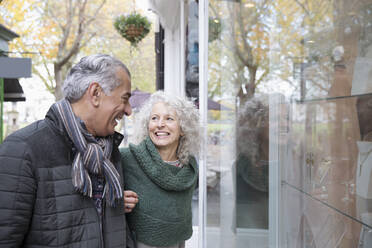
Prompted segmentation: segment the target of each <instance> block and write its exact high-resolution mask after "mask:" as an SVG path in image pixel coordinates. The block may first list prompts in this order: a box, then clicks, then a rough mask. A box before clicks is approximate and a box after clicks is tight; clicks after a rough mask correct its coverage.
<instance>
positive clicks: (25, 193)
mask: <svg viewBox="0 0 372 248" xmlns="http://www.w3.org/2000/svg"><path fill="white" fill-rule="evenodd" d="M35 197H36V183H35V178H34V173H33V171H32V169H31V162H30V152H29V147H28V145H27V144H26V143H24V142H23V141H21V140H17V139H16V137H14V138H9V139H7V140H5V141H4V143H3V144H1V145H0V247H21V246H22V243H23V241H24V238H25V235H26V234H27V231H28V228H29V225H30V221H31V217H32V211H33V205H34V201H35Z"/></svg>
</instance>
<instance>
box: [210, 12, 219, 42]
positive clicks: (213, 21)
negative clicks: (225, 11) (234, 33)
mask: <svg viewBox="0 0 372 248" xmlns="http://www.w3.org/2000/svg"><path fill="white" fill-rule="evenodd" d="M208 23H209V25H208V41H209V42H212V41H214V40H216V39H218V38H220V35H221V31H222V24H221V20H220V18H216V17H214V18H213V17H209V20H208Z"/></svg>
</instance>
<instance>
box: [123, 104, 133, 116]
mask: <svg viewBox="0 0 372 248" xmlns="http://www.w3.org/2000/svg"><path fill="white" fill-rule="evenodd" d="M124 113H125V115H126V116H130V115H131V114H132V106H131V105H130V103H128V104H126V105H125V106H124Z"/></svg>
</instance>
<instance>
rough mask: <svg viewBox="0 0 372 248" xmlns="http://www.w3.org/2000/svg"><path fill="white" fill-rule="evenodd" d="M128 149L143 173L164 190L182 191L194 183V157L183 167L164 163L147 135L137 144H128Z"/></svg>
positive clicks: (195, 173) (195, 178) (196, 174)
mask: <svg viewBox="0 0 372 248" xmlns="http://www.w3.org/2000/svg"><path fill="white" fill-rule="evenodd" d="M129 149H130V150H131V152H132V153H133V155H134V156H135V158H136V159H137V161H138V163H139V166H140V167H141V169H142V170H143V171H144V172H145V174H146V175H147V176H148V177H149V178H151V180H152V181H153V182H154V183H155V184H157V185H158V186H159V187H161V188H163V189H165V190H174V191H183V190H186V189H188V188H190V187H191V186H193V185H195V182H196V180H197V178H198V173H197V171H198V169H197V167H196V161H195V158H193V157H191V158H190V160H194V161H190V165H191V166H185V167H184V168H179V167H176V166H172V165H169V164H167V163H165V162H164V161H163V160H162V158H161V157H160V154H159V152H158V150H157V149H156V147H155V145H154V144H153V143H152V141H151V139H150V138H149V137H147V138H146V139H145V140H144V141H143V142H142V143H141V144H139V145H138V146H135V145H132V144H131V145H130V146H129Z"/></svg>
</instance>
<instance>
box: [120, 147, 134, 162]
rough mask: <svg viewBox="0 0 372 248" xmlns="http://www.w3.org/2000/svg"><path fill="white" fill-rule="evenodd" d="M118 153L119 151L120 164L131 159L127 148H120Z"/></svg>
mask: <svg viewBox="0 0 372 248" xmlns="http://www.w3.org/2000/svg"><path fill="white" fill-rule="evenodd" d="M119 151H120V156H121V161H122V162H123V161H127V160H128V159H132V158H133V154H132V152H131V150H130V149H129V147H123V148H120V149H119Z"/></svg>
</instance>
